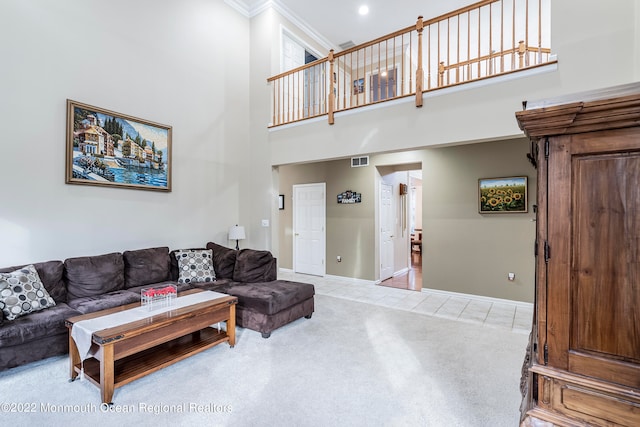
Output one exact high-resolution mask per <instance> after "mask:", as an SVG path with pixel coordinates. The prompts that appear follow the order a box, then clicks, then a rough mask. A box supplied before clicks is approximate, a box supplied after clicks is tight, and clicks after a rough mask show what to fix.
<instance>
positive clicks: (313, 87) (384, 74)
mask: <svg viewBox="0 0 640 427" xmlns="http://www.w3.org/2000/svg"><path fill="white" fill-rule="evenodd" d="M550 1H551V0H484V1H480V2H478V3H475V4H473V5H470V6H467V7H464V8H461V9H458V10H455V11H453V12H450V13H448V14H445V15H442V16H439V17H437V18H433V19H430V20H427V21H424V20H423V19H422V17H419V18H418V20H417V22H416V24H415V25H412V26H410V27H407V28H404V29H402V30H399V31H396V32H394V33H392V34H389V35H387V36H384V37H380V38H378V39H376V40H373V41H370V42H368V43H364V44H361V45H359V46H355V47H353V48H351V49H347V50H345V51H342V52H339V53H334V52H333V50H332V51H330V52H329V56H327V57H326V58H322V59H319V60H317V61H315V62H312V63H310V64H306V65H304V66H302V67H298V68H296V69H293V70H290V71H287V72H284V73H281V74H278V75H277V76H273V77H271V78H269V79H268V82H269V83H270V84H271V87H272V91H271V98H272V99H271V101H272V105H271V109H272V117H271V123H270V127H274V126H280V125H284V124H288V123H293V122H297V121H300V120H306V119H310V118H313V117H318V116H323V115H327V116H328V121H329V123H330V124H333V123H334V113H335V112H339V111H345V110H349V109H353V108H358V107H363V106H367V105H372V104H376V103H380V102H385V101H389V100H393V99H398V98H403V97H408V96H415V98H416V106H418V107H420V106H422V95H423V93H424V92H428V91H432V90H438V89H441V88H445V87H449V86H453V85H458V84H463V83H468V82H472V81H476V80H481V79H486V78H490V77H495V76H499V75H504V74H507V73H513V72H518V71H521V70H525V69H529V68H532V67H538V66H541V65H546V64H550V63H553V62H555V59H553V58H552V56H551V48H550V45H551V40H550V5H549V3H550Z"/></svg>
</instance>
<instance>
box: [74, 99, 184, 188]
mask: <svg viewBox="0 0 640 427" xmlns="http://www.w3.org/2000/svg"><path fill="white" fill-rule="evenodd" d="M65 182H66V183H67V184H84V185H95V186H107V187H119V188H132V189H138V190H152V191H171V126H167V125H162V124H159V123H154V122H151V121H149V120H144V119H139V118H136V117H132V116H128V115H125V114H121V113H116V112H113V111H109V110H105V109H104V108H100V107H95V106H92V105H87V104H82V103H80V102H76V101H72V100H70V99H68V100H67V150H66V181H65Z"/></svg>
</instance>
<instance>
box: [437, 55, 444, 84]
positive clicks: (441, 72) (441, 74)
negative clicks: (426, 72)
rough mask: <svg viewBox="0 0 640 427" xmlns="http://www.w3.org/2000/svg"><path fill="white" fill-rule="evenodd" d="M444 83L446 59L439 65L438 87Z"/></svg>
mask: <svg viewBox="0 0 640 427" xmlns="http://www.w3.org/2000/svg"><path fill="white" fill-rule="evenodd" d="M443 84H444V61H443V62H440V65H438V87H442V85H443Z"/></svg>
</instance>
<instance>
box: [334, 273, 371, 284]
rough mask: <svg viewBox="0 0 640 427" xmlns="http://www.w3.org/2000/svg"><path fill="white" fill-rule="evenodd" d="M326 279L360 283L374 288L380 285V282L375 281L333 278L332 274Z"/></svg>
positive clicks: (342, 277)
mask: <svg viewBox="0 0 640 427" xmlns="http://www.w3.org/2000/svg"><path fill="white" fill-rule="evenodd" d="M324 277H325V278H327V279H336V280H344V281H345V282H351V283H360V284H362V285H371V286H374V285H376V284H378V283H380V282H379V281H378V282H376V281H375V280H365V279H356V278H354V277H346V276H333V275H330V274H327V275H325V276H324Z"/></svg>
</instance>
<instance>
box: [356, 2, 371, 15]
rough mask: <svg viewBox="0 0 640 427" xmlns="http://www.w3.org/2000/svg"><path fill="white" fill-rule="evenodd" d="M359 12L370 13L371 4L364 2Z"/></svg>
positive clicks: (362, 13)
mask: <svg viewBox="0 0 640 427" xmlns="http://www.w3.org/2000/svg"><path fill="white" fill-rule="evenodd" d="M358 13H359V14H360V15H366V14H367V13H369V6H367V5H366V4H363V5H362V6H360V9H358Z"/></svg>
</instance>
